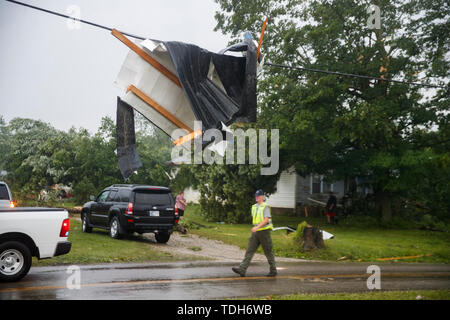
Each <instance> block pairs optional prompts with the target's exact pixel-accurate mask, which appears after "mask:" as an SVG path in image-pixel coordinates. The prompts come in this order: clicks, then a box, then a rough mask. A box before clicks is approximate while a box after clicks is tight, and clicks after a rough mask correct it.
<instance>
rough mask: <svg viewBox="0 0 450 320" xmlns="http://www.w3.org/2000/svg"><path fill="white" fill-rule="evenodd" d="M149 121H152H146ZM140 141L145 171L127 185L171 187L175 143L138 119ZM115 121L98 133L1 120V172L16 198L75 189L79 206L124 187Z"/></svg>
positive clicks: (105, 120) (106, 121) (106, 120)
mask: <svg viewBox="0 0 450 320" xmlns="http://www.w3.org/2000/svg"><path fill="white" fill-rule="evenodd" d="M146 122H147V123H146ZM137 123H138V125H137V128H138V130H137V133H136V136H137V137H136V140H137V145H138V153H139V155H140V157H141V160H142V162H143V167H142V168H140V169H138V172H137V174H134V175H133V176H132V177H131V178H130V179H129V180H128V181H127V182H128V183H137V184H153V185H163V186H168V185H169V178H168V176H167V174H166V172H170V168H168V167H167V166H166V165H165V161H167V160H169V159H170V147H171V142H170V140H169V138H168V137H167V136H166V135H165V134H164V133H162V132H160V130H159V129H155V128H154V127H153V126H151V125H150V124H148V121H146V120H143V119H142V118H141V117H139V116H137ZM115 130H116V129H115V123H114V122H113V120H112V119H111V118H109V117H104V118H103V119H102V122H101V125H100V127H99V128H98V130H97V132H96V133H94V134H90V133H89V132H88V131H87V130H85V129H78V130H77V129H75V128H71V129H70V130H68V131H67V132H65V131H60V130H56V129H55V128H53V127H52V126H51V125H49V124H47V123H44V122H42V121H39V120H32V119H23V118H15V119H12V120H11V121H10V122H9V123H8V124H7V123H6V122H5V121H4V120H3V118H0V136H1V140H0V141H1V142H0V151H1V156H0V170H6V171H7V172H8V174H7V176H6V180H7V181H8V182H9V183H10V185H11V187H12V189H13V192H14V195H15V197H16V198H24V197H34V198H36V197H37V196H38V194H39V193H40V191H41V190H43V189H45V188H48V187H49V186H52V185H54V184H64V185H68V186H71V187H72V188H73V195H74V197H75V198H76V201H77V202H78V203H82V202H84V201H86V200H88V199H89V195H91V194H93V195H96V194H97V193H98V192H100V190H102V189H103V188H105V187H107V186H109V185H112V184H114V183H123V182H124V180H123V178H122V175H121V174H120V170H119V167H118V162H117V155H116V151H115V150H116V138H115V137H116V131H115Z"/></svg>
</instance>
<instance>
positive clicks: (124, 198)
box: [116, 189, 131, 202]
mask: <svg viewBox="0 0 450 320" xmlns="http://www.w3.org/2000/svg"><path fill="white" fill-rule="evenodd" d="M130 192H131V191H130V190H129V189H121V190H119V196H118V197H116V201H120V202H129V201H130Z"/></svg>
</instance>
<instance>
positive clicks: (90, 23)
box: [6, 0, 146, 40]
mask: <svg viewBox="0 0 450 320" xmlns="http://www.w3.org/2000/svg"><path fill="white" fill-rule="evenodd" d="M6 1H8V2H11V3H14V4H18V5H21V6H24V7H28V8H31V9H35V10H38V11H43V12H46V13H50V14H53V15H55V16H59V17H63V18H67V19H71V20H74V21H79V22H81V23H85V24H88V25H91V26H93V27H97V28H101V29H105V30H109V31H112V30H113V28H111V27H107V26H104V25H101V24H98V23H94V22H91V21H87V20H83V19H76V18H74V17H71V16H69V15H66V14H62V13H59V12H55V11H52V10H47V9H44V8H40V7H36V6H32V5H30V4H27V3H23V2H19V1H14V0H6ZM119 31H120V30H119ZM120 33H122V34H124V35H127V36H129V37H132V38H136V39H139V40H145V39H146V38H145V37H141V36H137V35H134V34H131V33H128V32H123V31H120Z"/></svg>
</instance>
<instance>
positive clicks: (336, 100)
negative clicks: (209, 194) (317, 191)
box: [216, 0, 450, 220]
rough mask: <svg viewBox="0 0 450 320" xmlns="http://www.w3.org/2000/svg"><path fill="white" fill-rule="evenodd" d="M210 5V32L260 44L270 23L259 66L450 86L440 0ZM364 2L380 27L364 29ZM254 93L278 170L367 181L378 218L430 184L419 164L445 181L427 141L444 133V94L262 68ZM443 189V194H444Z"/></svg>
mask: <svg viewBox="0 0 450 320" xmlns="http://www.w3.org/2000/svg"><path fill="white" fill-rule="evenodd" d="M217 3H218V4H219V5H220V8H221V9H220V11H219V12H217V13H216V20H217V26H216V30H221V31H222V32H224V33H226V34H228V35H230V36H232V37H233V38H234V39H236V38H237V37H238V35H239V34H240V32H241V31H244V30H249V31H250V32H252V33H253V35H254V37H255V38H258V36H259V30H260V28H261V22H262V21H263V19H264V18H265V16H269V17H270V20H269V25H268V27H267V29H266V33H265V37H264V42H263V51H264V53H265V55H266V57H265V59H266V61H271V62H273V63H282V64H291V65H298V66H305V67H310V68H316V69H322V70H332V71H341V72H346V73H353V74H359V75H363V76H375V77H381V78H392V79H403V80H406V81H424V80H423V78H424V77H426V78H427V79H429V81H430V82H433V83H435V84H440V85H444V84H445V83H446V82H448V77H449V70H450V68H449V63H450V62H449V60H448V56H447V57H446V54H447V53H448V52H449V49H450V48H449V46H450V44H449V38H448V37H449V34H450V33H449V32H448V30H450V28H449V21H450V19H449V17H450V14H449V12H450V10H449V5H448V3H446V2H445V1H436V0H425V1H415V0H410V1H406V0H405V1H399V0H395V1H381V0H380V1H356V0H329V1H291V0H286V1H273V0H258V1H244V2H241V1H234V0H217ZM371 4H375V5H378V6H379V8H380V10H381V29H374V30H372V29H369V28H368V25H367V20H368V18H369V13H368V12H367V9H368V7H369V5H371ZM259 92H260V106H261V114H260V116H259V122H261V123H264V124H265V125H267V126H270V127H272V128H279V129H280V140H281V142H280V143H281V147H280V154H281V159H282V162H283V164H284V165H285V166H289V165H294V166H295V167H296V169H297V171H298V172H299V173H300V174H307V173H310V172H316V173H321V174H325V175H327V176H328V177H329V178H330V179H332V180H335V179H340V178H345V177H366V178H367V179H368V180H369V181H370V182H371V185H372V188H373V190H374V193H375V199H376V204H377V206H376V207H377V208H378V211H380V212H381V213H382V217H383V219H385V220H390V219H391V217H392V211H391V207H392V200H393V199H394V198H395V197H397V196H399V195H408V194H409V195H410V194H411V191H413V189H414V188H415V187H416V186H418V185H420V184H421V183H422V182H423V181H424V179H429V180H434V179H435V177H433V176H430V175H432V174H435V173H433V170H431V169H430V170H426V169H424V168H436V169H435V170H437V168H441V169H443V170H445V171H444V172H443V175H444V176H447V177H448V174H449V171H448V170H449V169H448V160H449V157H448V150H449V148H448V141H447V143H446V144H445V142H443V143H444V146H446V148H445V147H444V149H443V150H442V149H440V150H438V149H436V148H435V147H433V146H430V145H429V143H428V140H429V139H431V137H432V136H438V137H442V135H445V134H448V109H449V103H448V101H449V100H448V98H449V92H448V90H447V91H445V90H434V89H433V90H426V89H425V88H421V87H419V86H410V85H405V84H399V83H391V82H386V81H374V80H368V79H362V78H350V77H341V76H336V75H329V74H322V73H313V72H302V71H298V70H292V69H291V70H288V69H278V68H274V67H268V66H266V67H265V71H264V76H263V79H262V80H261V81H260V82H259ZM437 139H438V140H440V141H445V139H441V138H437ZM441 147H442V146H441ZM447 181H448V180H447ZM445 184H446V186H443V187H442V189H441V190H448V182H447V183H445ZM419 189H420V188H419ZM416 191H418V190H416ZM440 194H442V192H440ZM439 199H440V200H441V201H442V200H444V199H442V198H439Z"/></svg>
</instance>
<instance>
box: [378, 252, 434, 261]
mask: <svg viewBox="0 0 450 320" xmlns="http://www.w3.org/2000/svg"><path fill="white" fill-rule="evenodd" d="M431 255H432V254H431V253H427V254H419V255H417V256H406V257H392V258H378V259H377V260H378V261H392V260H402V259H416V258H422V257H429V256H431Z"/></svg>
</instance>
